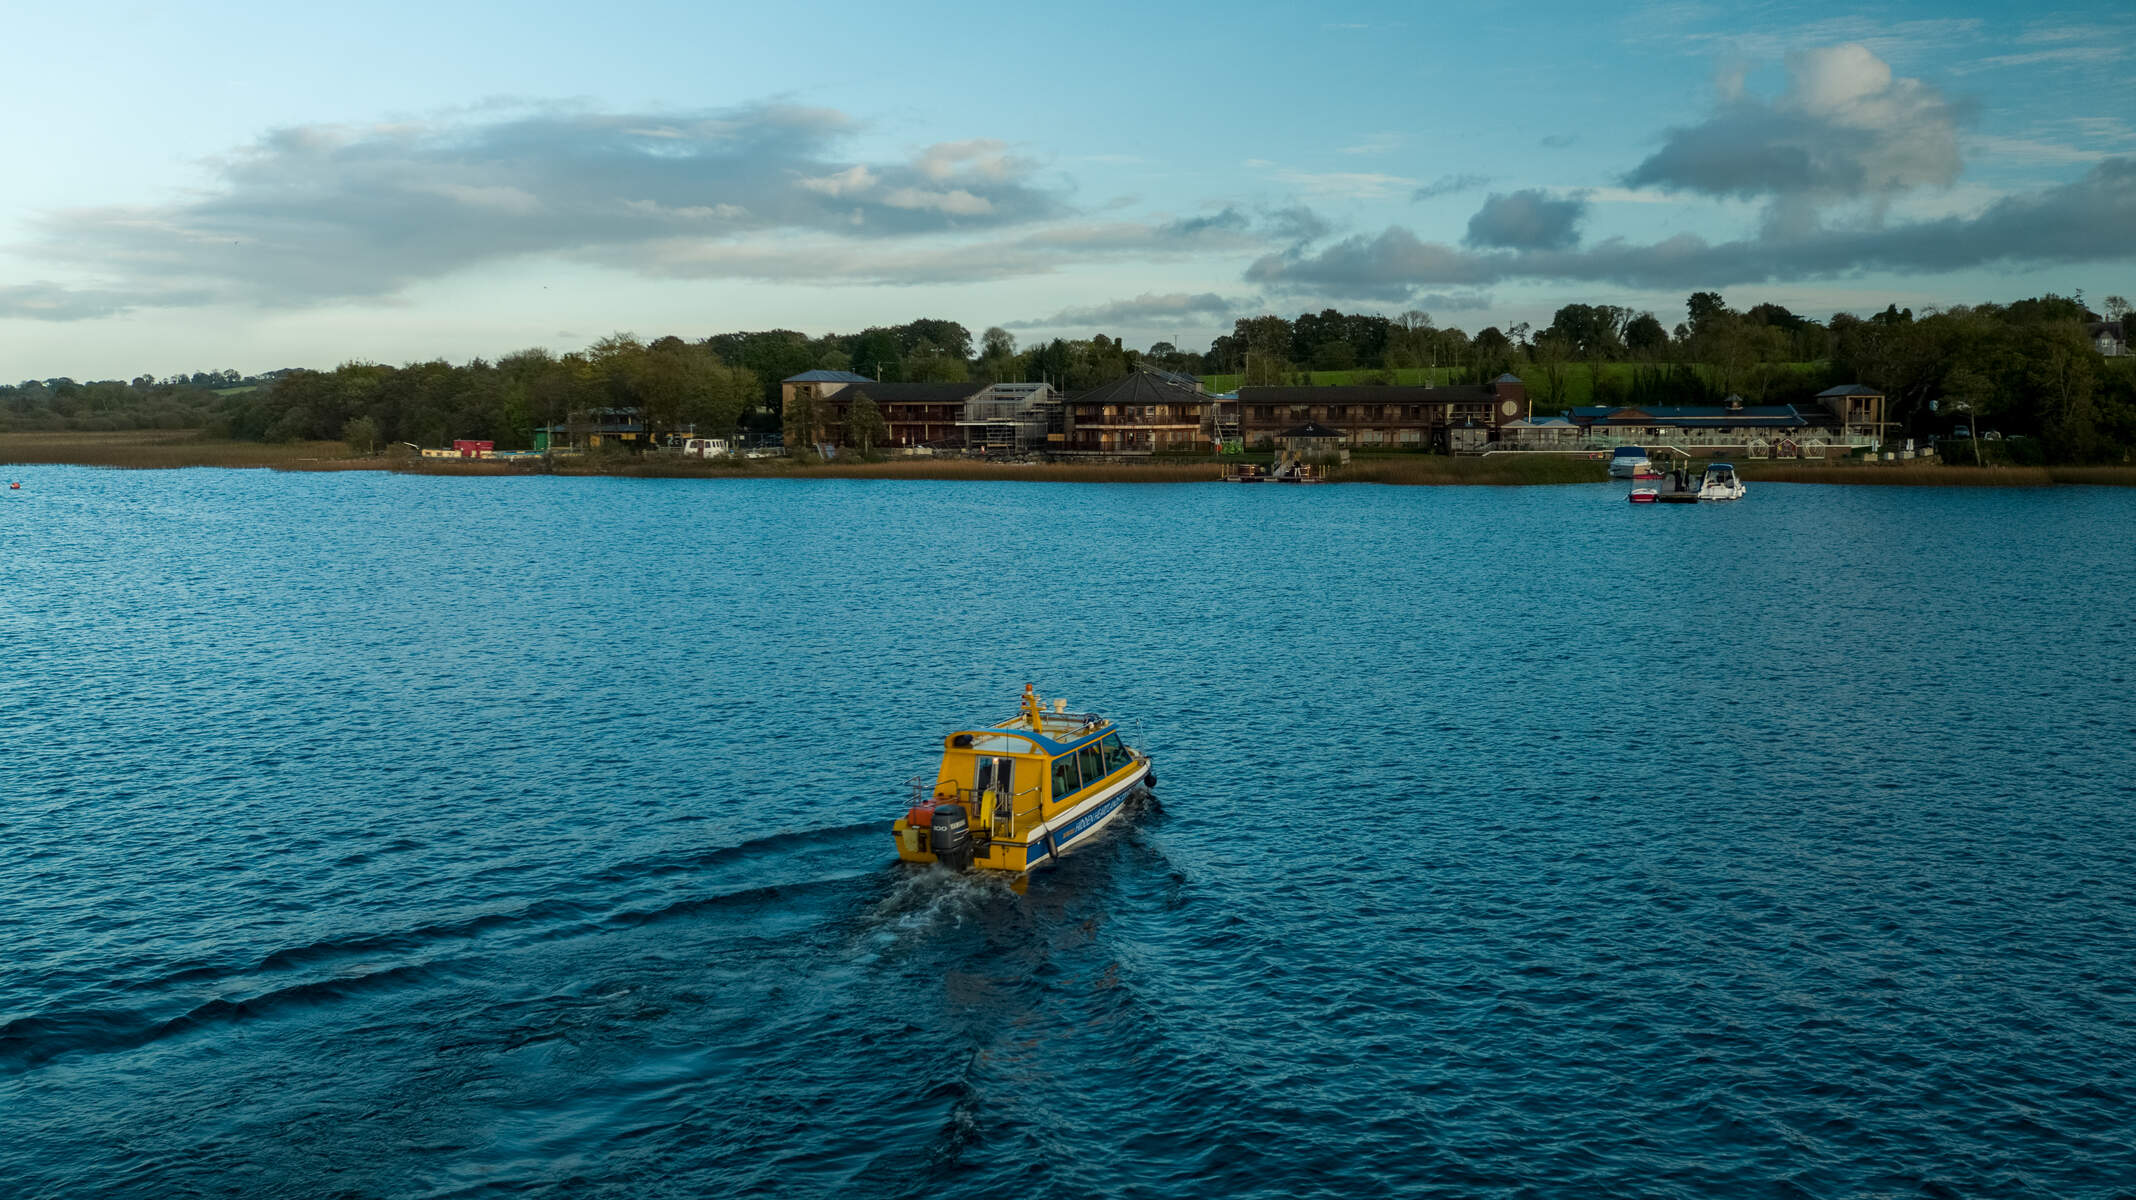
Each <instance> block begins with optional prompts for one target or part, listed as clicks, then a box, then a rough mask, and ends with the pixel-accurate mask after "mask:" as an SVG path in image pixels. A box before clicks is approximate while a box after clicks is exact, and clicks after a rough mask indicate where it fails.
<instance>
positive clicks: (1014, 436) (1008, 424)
mask: <svg viewBox="0 0 2136 1200" xmlns="http://www.w3.org/2000/svg"><path fill="white" fill-rule="evenodd" d="M1060 407H1061V395H1060V393H1059V392H1056V391H1054V390H1053V388H1052V387H1051V386H1050V385H1047V384H1043V383H997V384H994V385H993V386H991V387H988V388H986V389H984V390H982V391H980V392H977V393H975V394H973V396H972V397H971V398H970V399H968V400H966V401H965V402H964V417H963V419H962V420H960V421H958V422H957V425H958V427H959V428H961V429H962V430H963V431H964V446H965V449H967V450H978V451H982V452H984V453H988V454H1029V453H1031V452H1032V451H1035V450H1040V449H1043V448H1044V447H1045V445H1046V434H1047V433H1048V432H1049V431H1050V430H1053V429H1055V428H1057V426H1058V420H1059V418H1058V413H1059V410H1060Z"/></svg>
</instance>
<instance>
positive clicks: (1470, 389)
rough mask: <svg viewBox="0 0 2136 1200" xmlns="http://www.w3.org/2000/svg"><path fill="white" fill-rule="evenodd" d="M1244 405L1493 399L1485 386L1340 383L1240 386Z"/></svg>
mask: <svg viewBox="0 0 2136 1200" xmlns="http://www.w3.org/2000/svg"><path fill="white" fill-rule="evenodd" d="M1239 399H1240V400H1241V401H1243V402H1244V403H1247V404H1463V403H1467V404H1473V403H1476V402H1477V401H1482V400H1490V399H1493V396H1492V395H1491V390H1490V389H1489V388H1488V387H1478V386H1475V385H1473V384H1463V385H1457V386H1449V387H1412V386H1402V387H1391V386H1375V385H1372V384H1363V383H1355V384H1343V385H1340V386H1335V387H1289V386H1285V387H1258V386H1257V387H1242V388H1240V389H1239Z"/></svg>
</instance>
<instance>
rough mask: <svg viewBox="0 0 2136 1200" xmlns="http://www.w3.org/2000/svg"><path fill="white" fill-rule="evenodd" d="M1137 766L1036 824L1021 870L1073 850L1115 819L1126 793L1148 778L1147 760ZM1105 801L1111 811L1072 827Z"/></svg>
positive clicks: (1124, 806)
mask: <svg viewBox="0 0 2136 1200" xmlns="http://www.w3.org/2000/svg"><path fill="white" fill-rule="evenodd" d="M1141 766H1142V769H1141V770H1139V771H1136V772H1135V773H1134V774H1132V775H1130V776H1128V777H1127V778H1126V779H1123V780H1121V781H1120V782H1119V783H1116V784H1114V785H1113V786H1111V787H1109V788H1106V789H1105V790H1104V791H1102V792H1099V793H1098V794H1097V795H1095V796H1092V797H1091V798H1089V799H1088V800H1085V801H1083V802H1082V803H1081V804H1078V805H1076V806H1075V807H1074V808H1071V809H1069V810H1068V811H1067V812H1064V813H1062V814H1060V815H1059V816H1057V817H1054V818H1053V819H1052V820H1050V821H1047V822H1046V823H1044V824H1042V825H1040V826H1039V827H1038V829H1037V830H1036V831H1035V833H1034V835H1033V836H1032V837H1031V838H1030V839H1029V840H1028V841H1027V842H1026V843H1025V845H1026V846H1027V847H1028V849H1027V850H1026V851H1025V852H1024V870H1026V871H1029V870H1032V869H1033V868H1036V867H1037V866H1038V865H1039V864H1040V863H1044V862H1051V861H1052V860H1054V859H1056V858H1060V857H1062V856H1064V855H1067V854H1069V853H1071V852H1073V851H1075V850H1076V849H1078V848H1080V847H1082V846H1084V845H1086V844H1088V842H1089V841H1090V839H1091V838H1092V837H1093V836H1095V835H1096V834H1097V832H1098V831H1099V830H1101V829H1104V828H1105V827H1106V826H1108V825H1110V824H1112V823H1113V822H1114V821H1117V820H1119V819H1120V814H1121V813H1123V812H1125V811H1127V799H1126V793H1128V792H1130V791H1133V790H1134V789H1135V788H1136V787H1138V786H1140V785H1141V783H1142V781H1143V780H1144V779H1146V778H1148V777H1149V773H1150V764H1149V761H1148V760H1147V759H1145V760H1144V761H1143V762H1142V764H1141ZM1116 797H1117V798H1118V800H1119V802H1118V803H1114V799H1115V798H1116ZM1107 804H1112V805H1113V808H1112V811H1110V812H1108V813H1106V814H1105V815H1104V816H1102V817H1100V818H1098V819H1097V820H1096V821H1095V822H1093V823H1091V824H1089V825H1086V826H1084V827H1082V828H1080V829H1076V828H1074V826H1075V824H1076V822H1078V821H1080V820H1082V819H1083V818H1084V817H1086V816H1088V815H1089V814H1091V813H1093V812H1096V811H1098V810H1100V809H1102V808H1104V807H1105V806H1106V805H1107ZM1071 830H1072V832H1071ZM1057 831H1058V832H1059V834H1060V837H1059V839H1058V840H1056V837H1055V834H1056V832H1057Z"/></svg>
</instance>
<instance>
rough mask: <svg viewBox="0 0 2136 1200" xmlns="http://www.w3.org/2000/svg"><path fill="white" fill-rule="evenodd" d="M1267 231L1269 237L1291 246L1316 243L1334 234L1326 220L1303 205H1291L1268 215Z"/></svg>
mask: <svg viewBox="0 0 2136 1200" xmlns="http://www.w3.org/2000/svg"><path fill="white" fill-rule="evenodd" d="M1267 229H1268V235H1269V236H1270V237H1272V238H1274V239H1276V240H1277V241H1279V242H1287V243H1289V244H1290V245H1293V246H1302V245H1305V244H1306V243H1308V242H1317V241H1319V240H1320V239H1321V238H1324V237H1326V236H1328V235H1329V234H1330V233H1333V232H1335V227H1334V226H1333V225H1330V224H1329V223H1328V221H1327V218H1325V217H1323V216H1321V215H1320V214H1319V213H1317V212H1314V211H1313V210H1312V209H1310V208H1307V207H1306V206H1305V205H1303V204H1293V205H1291V206H1290V207H1289V208H1279V209H1277V210H1276V211H1274V212H1272V213H1270V214H1268V221H1267Z"/></svg>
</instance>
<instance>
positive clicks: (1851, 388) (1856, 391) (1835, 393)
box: [1817, 383, 1884, 400]
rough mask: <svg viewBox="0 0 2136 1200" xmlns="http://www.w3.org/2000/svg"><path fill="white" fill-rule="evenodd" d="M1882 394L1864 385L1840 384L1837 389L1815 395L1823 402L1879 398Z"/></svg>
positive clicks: (1828, 389) (1833, 388) (1832, 388)
mask: <svg viewBox="0 0 2136 1200" xmlns="http://www.w3.org/2000/svg"><path fill="white" fill-rule="evenodd" d="M1883 394H1884V393H1882V392H1880V391H1877V390H1876V389H1875V388H1873V387H1869V386H1867V385H1864V384H1859V383H1842V384H1840V385H1839V386H1838V387H1828V388H1826V389H1825V390H1823V391H1821V392H1819V393H1817V398H1818V399H1819V400H1824V399H1827V398H1830V399H1838V398H1839V397H1841V396H1881V395H1883Z"/></svg>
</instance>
